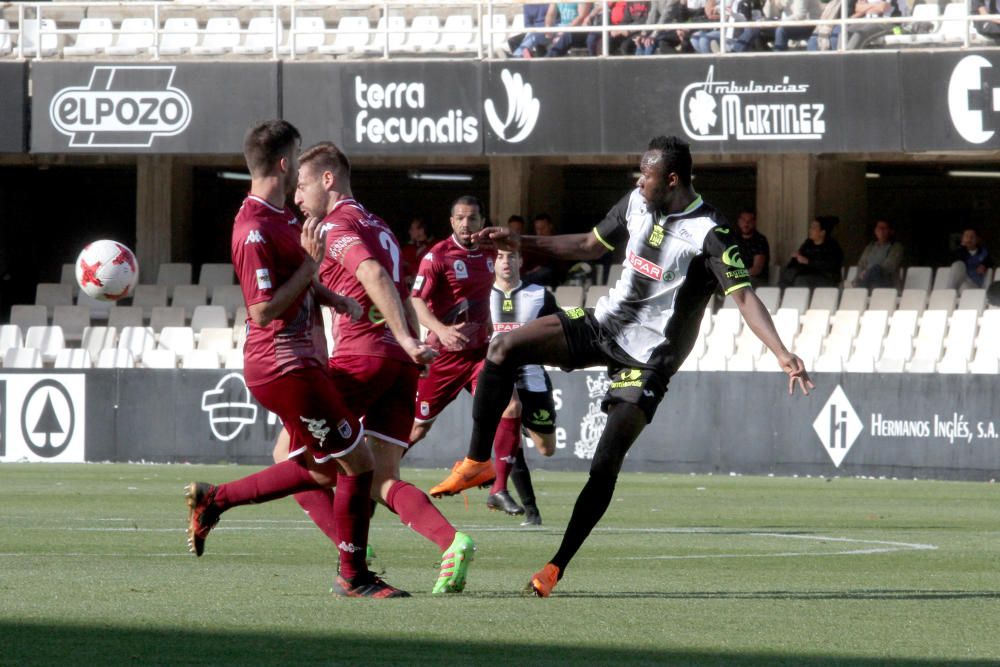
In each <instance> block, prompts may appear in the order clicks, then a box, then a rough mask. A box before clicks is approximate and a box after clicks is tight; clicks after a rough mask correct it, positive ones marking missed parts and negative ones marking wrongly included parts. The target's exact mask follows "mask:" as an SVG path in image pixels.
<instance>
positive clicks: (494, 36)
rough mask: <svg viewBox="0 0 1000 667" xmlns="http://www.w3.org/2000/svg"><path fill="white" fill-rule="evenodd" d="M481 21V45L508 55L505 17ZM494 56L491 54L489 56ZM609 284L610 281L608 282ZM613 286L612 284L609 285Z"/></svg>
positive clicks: (497, 15)
mask: <svg viewBox="0 0 1000 667" xmlns="http://www.w3.org/2000/svg"><path fill="white" fill-rule="evenodd" d="M517 16H519V17H520V18H521V26H522V27H523V26H524V15H523V14H520V13H519V14H518V15H517ZM482 20H483V21H485V22H486V25H484V26H483V45H484V46H485V47H486V48H487V49H488V50H490V51H494V52H495V51H496V50H497V49H500V50H501V51H503V52H505V53H509V51H510V49H509V47H508V44H507V39H508V37H509V35H514V34H517V30H518V29H516V28H515V29H513V30H511V31H510V32H509V33H508V30H507V15H506V14H493V15H492V16H491V15H489V14H484V15H483V17H482ZM489 55H490V56H492V55H494V54H493V53H490V54H489ZM608 282H609V283H611V281H610V280H608ZM611 284H614V283H611Z"/></svg>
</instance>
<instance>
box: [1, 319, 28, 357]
mask: <svg viewBox="0 0 1000 667" xmlns="http://www.w3.org/2000/svg"><path fill="white" fill-rule="evenodd" d="M15 347H24V331H22V329H21V327H19V326H18V325H16V324H4V325H0V358H2V357H3V355H5V354H6V353H7V350H10V349H12V348H15Z"/></svg>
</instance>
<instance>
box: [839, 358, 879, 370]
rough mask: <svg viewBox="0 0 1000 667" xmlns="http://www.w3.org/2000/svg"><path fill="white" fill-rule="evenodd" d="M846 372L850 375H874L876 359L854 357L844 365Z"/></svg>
mask: <svg viewBox="0 0 1000 667" xmlns="http://www.w3.org/2000/svg"><path fill="white" fill-rule="evenodd" d="M844 370H845V371H847V372H848V373H874V372H875V359H874V358H872V357H869V356H865V355H862V356H857V355H854V356H852V357H851V358H850V359H848V360H847V363H845V364H844Z"/></svg>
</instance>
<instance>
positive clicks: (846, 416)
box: [813, 385, 864, 468]
mask: <svg viewBox="0 0 1000 667" xmlns="http://www.w3.org/2000/svg"><path fill="white" fill-rule="evenodd" d="M863 427H864V425H863V424H862V423H861V418H860V417H858V413H857V412H855V411H854V406H852V405H851V402H850V401H849V400H847V394H845V393H844V390H843V389H841V387H840V385H837V388H836V389H834V390H833V393H832V394H830V398H828V399H827V401H826V403H825V404H824V405H823V408H822V409H821V410H820V411H819V415H818V416H817V417H816V420H815V421H814V422H813V430H814V431H816V435H818V436H819V441H820V442H821V443H823V448H824V449H825V450H826V453H827V454H828V455H829V456H830V460H831V461H833V465H834V466H835V467H837V468H839V467H840V464H841V463H842V462H843V460H844V457H845V456H847V452H849V451H850V450H851V446H852V445H853V444H854V442H855V441H856V440H857V439H858V436H859V435H861V431H862V429H863Z"/></svg>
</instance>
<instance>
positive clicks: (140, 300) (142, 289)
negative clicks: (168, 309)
mask: <svg viewBox="0 0 1000 667" xmlns="http://www.w3.org/2000/svg"><path fill="white" fill-rule="evenodd" d="M169 291H170V288H169V287H168V286H167V285H136V287H135V293H134V294H133V295H132V305H133V306H141V307H142V310H143V315H144V316H149V315H151V314H152V311H153V308H155V307H157V306H166V305H167V301H168V299H169Z"/></svg>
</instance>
